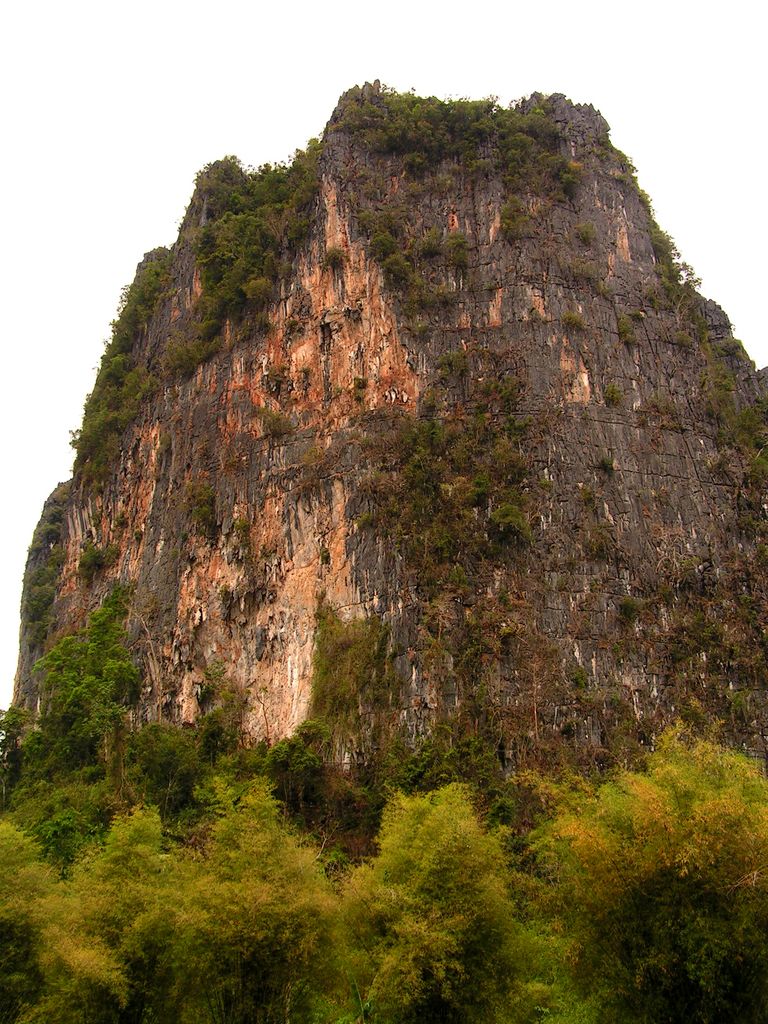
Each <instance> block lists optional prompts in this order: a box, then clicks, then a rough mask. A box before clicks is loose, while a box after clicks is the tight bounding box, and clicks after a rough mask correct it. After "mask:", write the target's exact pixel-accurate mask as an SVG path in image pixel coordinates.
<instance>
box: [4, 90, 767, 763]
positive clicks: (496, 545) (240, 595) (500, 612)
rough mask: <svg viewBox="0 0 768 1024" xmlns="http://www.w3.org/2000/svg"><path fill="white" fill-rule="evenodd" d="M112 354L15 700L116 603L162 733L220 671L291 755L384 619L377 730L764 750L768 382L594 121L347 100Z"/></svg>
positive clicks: (232, 209)
mask: <svg viewBox="0 0 768 1024" xmlns="http://www.w3.org/2000/svg"><path fill="white" fill-rule="evenodd" d="M107 356H108V358H107V357H105V360H106V361H105V364H104V365H103V366H102V370H101V371H100V376H99V380H98V381H97V386H96V388H95V390H94V395H93V396H92V398H91V400H90V405H89V406H86V417H85V420H84V424H83V430H82V431H81V434H80V438H79V445H80V446H79V448H78V459H77V461H76V468H75V475H74V479H73V481H72V483H71V484H70V485H68V486H66V487H64V488H59V489H58V490H57V492H55V494H54V496H53V497H52V499H51V500H50V501H49V503H48V505H47V506H46V511H45V512H44V516H43V521H42V523H41V526H40V527H38V532H37V533H36V538H35V542H34V543H33V547H32V548H31V550H30V560H29V564H28V570H27V579H26V583H25V597H24V601H23V611H24V615H23V622H22V631H21V656H20V663H19V671H18V676H17V682H16V694H15V700H16V701H17V702H23V703H27V704H33V703H34V700H35V694H36V682H35V676H34V674H33V672H32V665H33V663H34V661H35V660H36V658H37V657H38V656H39V655H40V653H41V652H42V651H43V649H44V646H45V643H46V642H50V641H51V639H52V638H54V637H56V636H57V635H60V634H61V633H62V632H67V631H71V630H72V629H74V628H77V627H78V626H80V625H81V624H82V623H83V622H84V619H85V616H86V614H87V612H88V611H89V610H90V609H93V608H94V607H95V606H97V605H98V604H99V602H100V601H101V600H103V598H104V596H105V595H106V594H107V593H108V592H109V590H110V589H111V588H112V587H113V586H114V585H115V583H118V582H119V583H122V584H125V585H129V586H130V587H131V594H132V597H131V608H132V611H131V615H130V618H129V629H130V632H131V635H132V637H133V639H134V641H135V651H136V656H137V658H139V659H140V660H141V662H142V664H143V667H144V670H145V680H146V683H145V688H144V692H143V693H142V696H141V700H140V705H139V708H138V710H137V716H138V717H139V718H140V719H143V720H151V719H157V718H161V717H168V718H170V719H173V720H175V721H193V720H195V719H196V718H197V717H198V716H199V715H200V714H201V713H203V712H205V710H206V707H207V706H208V705H207V702H208V701H209V700H210V692H211V687H210V681H211V679H216V678H220V677H221V676H222V674H223V675H225V676H226V678H227V679H229V680H230V682H231V683H232V684H233V685H234V686H236V687H237V688H239V689H240V690H241V691H242V692H243V693H244V694H245V695H246V696H247V706H248V712H247V726H248V731H249V734H250V736H251V737H252V738H253V739H258V738H262V737H265V738H267V739H268V740H274V739H275V738H277V737H280V736H283V735H285V734H287V733H289V732H290V731H291V730H292V729H293V728H294V727H295V726H296V725H297V724H298V723H299V722H301V721H302V720H303V719H304V718H305V717H307V715H308V714H310V712H311V711H312V710H313V708H312V701H313V694H312V675H313V652H314V651H315V649H316V635H317V622H318V619H317V615H318V609H319V608H320V607H323V608H327V609H332V610H333V613H334V614H335V615H337V616H338V617H339V618H340V619H341V620H342V621H343V622H349V621H352V620H358V619H378V620H381V622H383V624H384V625H385V626H386V627H387V633H386V637H387V659H386V660H387V668H386V675H387V680H388V683H387V692H386V695H385V698H384V699H379V701H378V704H377V703H376V700H374V699H373V698H372V697H371V698H370V699H369V697H370V695H366V694H361V695H359V697H358V698H357V699H356V704H357V710H358V712H359V714H360V716H361V717H360V721H361V722H362V723H363V724H364V723H365V721H366V719H367V718H370V717H371V716H373V715H374V710H373V708H374V705H376V707H377V708H378V711H377V712H375V713H376V714H379V716H380V717H381V716H382V715H383V717H384V719H386V721H387V722H388V724H389V725H390V726H391V727H392V728H399V729H402V730H404V731H406V732H407V733H409V734H411V735H413V734H416V733H419V732H423V731H424V730H427V729H429V728H430V727H431V726H432V725H433V724H434V723H435V722H437V721H440V720H442V719H446V718H451V717H456V716H461V717H463V718H464V719H465V720H467V721H468V722H470V723H471V724H472V727H473V728H483V729H485V730H490V731H491V732H492V733H493V735H496V736H497V737H498V745H499V751H500V756H501V757H502V758H512V759H520V758H522V757H524V756H525V753H526V751H528V750H530V749H532V748H534V747H535V748H539V749H552V750H556V749H558V748H560V747H562V746H563V745H564V744H565V745H571V746H573V747H575V748H578V749H579V750H581V751H584V752H587V755H588V756H589V757H597V758H600V757H601V756H603V752H604V751H605V750H606V749H607V748H614V749H615V748H617V747H620V746H621V744H622V743H624V742H633V741H636V740H638V739H639V740H641V741H644V740H646V739H648V738H649V737H651V736H652V735H653V733H654V732H655V731H656V730H657V729H658V728H659V727H660V726H661V725H662V724H663V722H665V721H668V720H669V719H671V718H673V717H676V716H683V717H689V718H690V717H699V718H701V717H715V718H717V719H720V720H722V721H724V722H725V723H726V727H727V729H728V730H729V731H730V732H731V734H732V735H733V736H735V737H738V738H739V739H741V740H743V741H744V742H747V743H748V744H749V745H751V746H752V747H753V748H757V749H760V750H762V749H763V746H762V744H763V738H764V734H765V723H766V701H765V694H764V692H763V687H764V683H763V680H764V679H765V678H766V671H765V669H766V665H765V659H766V641H765V632H764V630H765V627H766V624H767V623H766V586H765V582H764V580H765V571H764V568H763V565H764V563H765V560H766V557H768V555H767V554H766V552H768V548H766V547H765V546H764V545H765V534H766V521H765V504H764V502H765V493H764V491H765V486H764V480H765V470H766V468H767V467H766V466H764V465H763V461H762V448H763V444H764V443H765V441H766V440H768V438H767V437H766V435H765V407H764V399H763V397H762V395H763V393H764V392H763V386H762V385H761V382H760V380H759V378H758V375H757V373H756V372H755V371H754V368H753V367H752V365H751V363H750V362H749V360H748V359H747V358H746V357H745V354H744V352H743V349H742V348H741V345H740V343H738V342H737V341H735V340H734V339H733V338H732V336H731V329H730V325H729V322H728V319H727V317H726V316H725V314H724V313H723V312H722V310H720V308H719V307H718V306H716V305H715V304H714V303H712V302H709V301H705V300H704V299H702V298H701V297H700V296H699V295H698V294H697V292H696V290H695V281H693V279H692V276H691V274H690V272H689V270H688V268H686V267H685V265H681V264H680V263H679V260H678V257H677V253H676V252H675V250H674V247H673V246H672V244H671V242H670V240H669V239H668V238H667V236H665V235H664V234H663V233H662V232H661V231H660V230H659V229H658V227H657V226H656V225H655V223H654V221H653V217H652V214H651V211H650V207H649V204H648V202H647V199H646V198H645V197H644V195H643V194H642V192H641V191H640V190H639V189H638V187H637V184H636V182H635V180H634V176H633V172H632V168H631V165H629V163H628V161H627V160H626V158H625V157H624V156H623V155H622V154H621V153H619V152H617V151H616V150H614V149H613V148H612V146H611V145H610V142H609V140H608V127H607V125H606V123H605V121H604V120H603V118H602V117H601V116H600V114H598V113H597V112H596V111H595V110H593V109H592V108H591V107H588V106H579V105H573V104H572V103H570V102H569V101H567V100H565V99H564V98H563V97H560V96H552V97H542V96H539V95H535V96H533V97H532V98H531V99H530V100H527V101H524V102H523V103H521V104H520V105H518V106H517V107H516V108H514V109H512V110H509V111H507V110H498V109H497V108H496V107H495V106H494V105H493V103H491V102H490V101H488V102H482V103H466V102H461V103H452V104H451V103H446V104H443V103H439V102H437V101H421V100H418V98H416V97H413V96H397V95H396V94H391V93H388V92H387V91H386V90H380V88H379V87H378V85H375V86H365V87H364V88H363V89H353V90H351V91H350V92H349V93H347V94H346V95H345V96H344V97H342V100H341V101H340V104H339V106H338V108H337V110H336V112H335V113H334V115H333V117H332V118H331V121H330V123H329V125H328V127H327V129H326V131H325V134H324V137H323V139H322V142H321V143H318V144H313V145H312V146H311V147H310V148H309V149H308V150H307V152H306V153H304V154H301V155H300V156H299V157H297V161H296V162H295V163H294V165H293V167H292V168H291V169H285V168H283V169H280V168H277V169H276V168H266V169H261V170H260V171H259V172H245V171H243V170H242V168H240V167H239V166H238V165H237V163H236V162H235V161H233V160H226V161H220V162H219V163H217V164H213V165H211V166H210V167H209V168H207V169H206V171H204V172H203V173H201V175H200V178H199V181H198V186H197V189H196V191H195V194H194V196H193V198H192V201H191V203H190V206H189V209H188V211H187V215H186V218H185V220H184V222H183V224H182V227H181V231H180V234H179V238H178V241H177V242H176V244H175V245H174V246H173V248H172V249H171V250H170V251H166V250H158V251H156V252H154V253H151V254H149V255H148V256H147V257H146V258H145V261H144V263H143V264H141V265H140V267H139V271H138V274H137V280H136V283H135V284H134V287H133V289H132V292H129V293H128V297H127V299H126V305H125V308H124V310H123V314H122V316H121V318H120V320H119V321H118V325H117V327H116V335H115V338H114V339H113V345H112V347H111V349H110V350H108V353H107ZM35 602H37V603H35ZM342 641H343V637H342ZM343 650H344V643H343V642H341V643H340V645H338V650H337V651H336V655H338V656H339V657H341V656H342V655H343ZM314 699H315V702H317V695H315V698H314ZM343 741H344V742H343V745H345V746H346V748H347V749H348V750H349V749H350V748H354V747H355V745H356V744H358V743H360V742H362V740H360V739H359V737H358V738H357V739H355V738H353V737H352V736H351V735H345V736H344V737H343Z"/></svg>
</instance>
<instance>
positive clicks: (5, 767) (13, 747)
mask: <svg viewBox="0 0 768 1024" xmlns="http://www.w3.org/2000/svg"><path fill="white" fill-rule="evenodd" d="M28 718H29V715H28V713H27V711H26V710H25V709H24V708H19V707H10V708H8V710H7V711H0V811H4V810H5V808H6V802H7V799H8V794H9V793H10V790H11V787H12V786H13V784H14V783H15V782H16V781H17V780H18V778H19V774H20V772H21V738H22V735H23V732H24V727H25V726H26V725H27V723H28Z"/></svg>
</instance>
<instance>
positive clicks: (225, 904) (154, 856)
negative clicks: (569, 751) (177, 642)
mask: <svg viewBox="0 0 768 1024" xmlns="http://www.w3.org/2000/svg"><path fill="white" fill-rule="evenodd" d="M125 613H126V595H125V593H124V592H121V591H120V590H116V591H115V592H114V593H113V594H112V596H111V597H110V598H109V599H108V600H107V601H106V602H105V603H104V604H103V606H102V607H101V608H100V609H99V610H97V611H96V612H94V613H93V614H92V615H91V618H90V620H89V623H88V625H87V627H86V628H85V629H84V630H82V631H81V632H80V633H77V634H74V635H71V636H68V637H65V638H63V639H61V640H60V641H59V642H58V643H57V644H56V645H55V646H53V647H52V649H51V650H50V651H49V653H48V654H47V655H46V656H45V658H44V659H43V661H42V663H41V664H40V666H39V673H40V676H41V708H40V714H39V717H38V721H37V723H36V728H35V729H34V730H27V729H26V724H27V723H26V722H25V714H26V713H25V712H23V711H22V710H20V709H19V708H16V707H12V708H10V709H9V710H8V711H7V712H5V713H4V714H3V715H2V718H1V719H0V744H1V746H0V756H1V760H0V765H1V768H2V801H3V815H2V819H0V846H1V847H2V863H3V871H2V874H0V935H1V936H2V939H1V941H0V1020H2V1021H3V1022H12V1021H13V1022H15V1021H19V1022H40V1021H46V1022H52V1021H56V1022H62V1024H63V1022H69V1021H71V1022H73V1024H74V1022H87V1024H102V1022H104V1024H106V1022H110V1024H112V1022H125V1024H128V1022H130V1024H138V1022H144V1024H149V1022H164V1021H183V1022H193V1021H194V1022H211V1024H235V1022H243V1024H244V1022H246V1021H247V1022H265V1024H266V1022H288V1021H292V1022H297V1024H298V1022H309V1021H316V1022H318V1024H319V1022H329V1024H330V1022H337V1024H341V1022H347V1024H352V1022H359V1021H371V1022H381V1024H384V1022H392V1024H394V1022H398V1024H409V1022H417V1021H418V1022H421V1024H425V1022H431V1021H434V1022H438V1021H439V1022H471V1021H478V1022H480V1021H482V1022H492V1021H493V1022H496V1021H497V1022H505V1024H507V1022H508V1024H517V1022H524V1021H525V1022H529V1021H530V1022H533V1021H543V1020H552V1021H561V1022H563V1024H565V1022H577V1021H578V1022H580V1024H587V1022H608V1021H611V1022H618V1021H621V1022H623V1021H627V1022H629V1021H633V1022H637V1021H644V1022H656V1024H658V1022H662V1021H683V1020H685V1021H697V1022H698V1021H700V1022H715V1021H717V1022H720V1024H722V1022H727V1021H740V1022H746V1021H755V1022H757V1021H762V1020H764V1019H765V1016H766V1012H768V963H767V962H766V961H767V959H768V942H767V941H766V935H767V934H768V885H767V884H766V875H765V872H766V864H768V782H766V780H765V778H764V776H763V772H762V768H761V765H759V764H758V763H756V762H755V761H751V760H749V759H747V758H746V757H743V756H741V755H739V754H737V753H734V752H730V751H727V750H725V749H724V748H722V747H720V746H718V745H717V743H716V742H715V741H714V738H713V737H710V738H701V737H698V738H695V737H693V736H691V735H690V734H687V733H686V732H685V730H684V729H683V728H682V726H681V727H679V728H677V729H670V730H668V731H667V733H666V734H665V735H664V736H663V737H662V738H661V739H660V741H659V743H658V744H657V746H656V749H655V750H654V751H653V752H652V753H649V754H647V755H644V756H643V755H638V756H637V758H636V759H635V761H634V763H632V764H625V765H621V764H617V765H616V766H614V767H613V768H612V770H611V771H610V772H607V773H602V774H600V775H596V776H595V777H593V778H587V777H584V776H583V775H582V776H576V775H574V774H573V773H570V772H569V771H567V770H565V769H563V770H561V771H559V772H554V773H552V772H551V771H550V772H548V774H547V775H546V776H544V775H543V774H539V773H537V772H536V771H535V770H533V769H531V770H528V771H525V772H520V773H517V774H514V775H511V776H510V775H505V773H504V772H503V771H502V767H501V764H500V761H499V759H498V757H497V753H496V751H494V750H493V749H492V747H491V746H490V745H487V744H486V743H485V742H484V741H483V739H482V738H481V737H479V736H472V735H470V734H468V733H467V732H466V731H465V732H464V733H463V734H461V733H459V732H458V731H457V730H455V729H453V728H452V727H451V726H450V724H448V723H447V724H446V725H445V727H444V728H442V729H437V730H436V731H435V732H434V733H433V735H432V736H431V737H430V738H429V739H426V740H424V741H423V742H422V743H421V745H418V746H416V747H415V748H410V749H406V748H405V747H403V746H402V745H401V744H400V743H399V742H398V741H397V740H395V739H391V740H390V741H389V742H382V745H381V747H380V749H379V750H378V751H377V752H376V754H375V755H372V756H371V757H369V758H367V759H366V761H365V763H362V762H361V763H359V764H355V763H354V762H348V763H345V764H338V763H334V762H333V760H332V750H333V747H332V744H331V741H330V731H329V726H328V722H327V721H326V720H324V719H323V718H322V717H320V718H318V719H316V720H312V721H308V722H306V723H304V725H302V726H301V727H300V728H299V730H298V731H297V733H296V734H295V735H294V736H293V737H291V738H289V739H285V740H281V741H280V742H277V743H274V744H273V745H272V746H267V745H266V744H262V745H260V746H257V747H251V748H248V747H246V746H245V745H244V744H243V743H242V736H241V729H240V725H241V715H242V707H241V704H240V702H239V700H238V696H237V694H236V692H235V691H234V690H233V689H232V688H231V687H230V686H229V684H228V681H227V679H226V674H225V673H224V671H223V670H222V671H219V672H215V673H212V676H211V680H210V687H211V693H210V697H209V703H208V707H209V710H208V713H207V714H205V715H204V716H203V717H202V718H201V719H200V721H199V723H198V725H197V726H196V727H194V728H182V727H175V726H173V725H168V724H161V723H153V724H148V725H145V726H144V727H143V728H140V729H139V728H135V723H134V722H133V720H132V715H133V712H132V708H133V706H134V702H135V697H136V693H137V688H138V684H139V677H138V672H137V669H136V668H135V666H134V664H133V662H132V660H131V657H130V651H129V650H128V647H127V646H126V633H125V630H124V617H125ZM320 614H322V613H320ZM326 614H327V613H326ZM319 626H320V628H326V629H327V628H329V626H328V622H327V621H326V622H325V624H324V626H323V623H319ZM321 649H322V645H321ZM315 670H316V672H317V671H322V670H323V664H322V659H319V660H318V662H317V663H316V666H315Z"/></svg>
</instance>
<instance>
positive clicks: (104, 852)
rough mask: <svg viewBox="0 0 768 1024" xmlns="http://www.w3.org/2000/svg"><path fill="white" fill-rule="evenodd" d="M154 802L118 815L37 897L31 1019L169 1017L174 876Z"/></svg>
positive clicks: (138, 1023)
mask: <svg viewBox="0 0 768 1024" xmlns="http://www.w3.org/2000/svg"><path fill="white" fill-rule="evenodd" d="M174 880H176V875H175V873H174V872H173V870H172V867H171V865H170V864H169V859H168V858H167V857H166V856H165V855H164V854H163V851H162V832H161V826H160V818H159V816H158V814H157V812H156V811H154V810H151V811H147V810H137V811H134V812H133V813H132V814H130V815H128V816H127V817H124V818H120V819H117V820H116V821H115V823H114V824H113V826H112V828H111V830H110V832H109V834H108V836H107V838H106V842H105V844H104V847H103V849H100V850H96V851H93V852H91V854H90V855H89V856H87V857H86V858H84V859H83V860H82V861H81V862H80V863H78V865H77V866H76V867H75V869H74V870H73V872H72V876H71V878H70V879H69V880H68V881H66V882H62V883H60V884H59V886H58V887H57V889H56V890H55V891H53V892H52V893H51V894H50V895H49V897H48V898H47V900H46V901H45V902H44V903H43V904H42V905H41V908H40V916H41V918H42V919H43V920H44V922H45V928H44V941H45V956H44V958H43V963H44V968H45V980H46V986H45V995H44V997H43V998H42V999H41V1001H40V1003H39V1004H38V1005H37V1007H36V1008H35V1010H34V1011H33V1012H31V1013H30V1015H29V1017H28V1018H25V1021H26V1020H29V1022H30V1024H33V1022H34V1024H38V1022H43V1021H46V1022H50V1021H56V1022H57V1024H82V1022H87V1024H142V1022H150V1021H151V1022H153V1024H156V1022H161V1021H169V1022H170V1021H173V1020H175V1019H176V1017H175V1007H171V1006H170V1003H169V1001H168V997H169V994H170V992H171V979H172V975H171V963H172V944H171V938H172V929H173V921H174V909H175V907H176V905H177V902H178V899H179V894H178V889H179V888H180V886H179V885H178V881H176V884H175V885H174Z"/></svg>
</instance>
